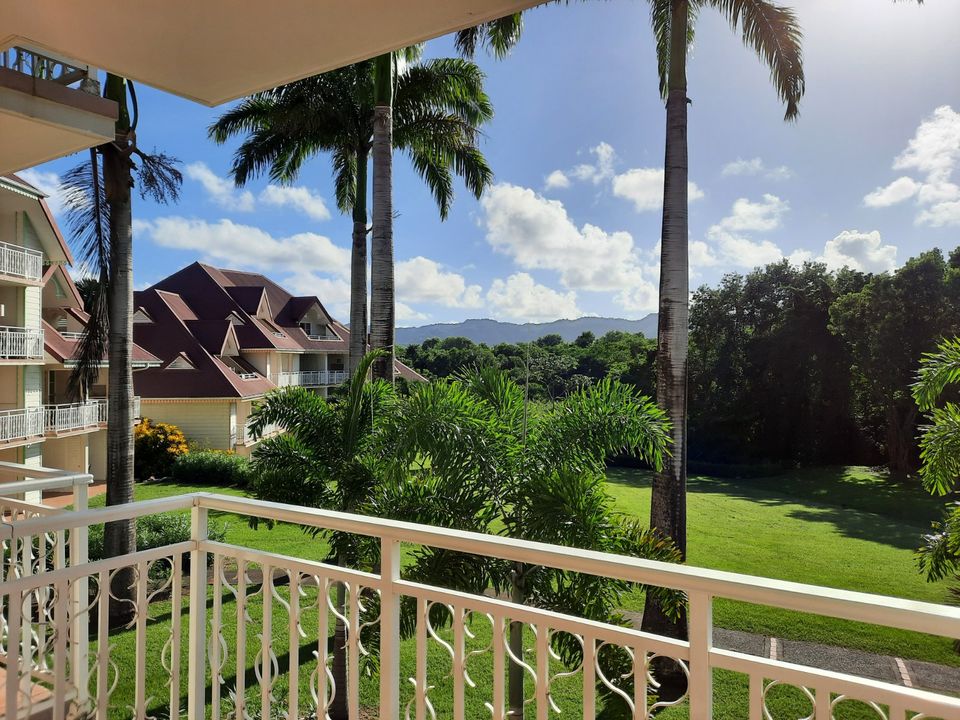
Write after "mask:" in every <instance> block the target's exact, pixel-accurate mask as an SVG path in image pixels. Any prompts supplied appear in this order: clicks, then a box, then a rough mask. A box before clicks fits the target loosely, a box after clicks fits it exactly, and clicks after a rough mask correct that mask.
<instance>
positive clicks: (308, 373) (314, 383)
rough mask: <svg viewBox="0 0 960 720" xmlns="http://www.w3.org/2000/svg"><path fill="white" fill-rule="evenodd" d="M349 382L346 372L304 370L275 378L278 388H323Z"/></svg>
mask: <svg viewBox="0 0 960 720" xmlns="http://www.w3.org/2000/svg"><path fill="white" fill-rule="evenodd" d="M346 381H347V372H346V371H345V370H303V371H300V372H281V373H278V374H277V375H276V376H274V381H273V382H274V384H275V385H276V386H277V387H289V386H291V385H299V386H300V387H323V386H324V385H340V384H341V383H345V382H346Z"/></svg>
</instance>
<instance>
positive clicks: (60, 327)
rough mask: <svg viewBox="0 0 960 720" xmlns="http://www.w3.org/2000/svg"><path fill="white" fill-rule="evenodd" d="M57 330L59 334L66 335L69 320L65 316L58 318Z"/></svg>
mask: <svg viewBox="0 0 960 720" xmlns="http://www.w3.org/2000/svg"><path fill="white" fill-rule="evenodd" d="M56 328H57V332H58V333H65V332H66V331H67V318H66V316H64V315H61V316H60V317H58V318H57V322H56Z"/></svg>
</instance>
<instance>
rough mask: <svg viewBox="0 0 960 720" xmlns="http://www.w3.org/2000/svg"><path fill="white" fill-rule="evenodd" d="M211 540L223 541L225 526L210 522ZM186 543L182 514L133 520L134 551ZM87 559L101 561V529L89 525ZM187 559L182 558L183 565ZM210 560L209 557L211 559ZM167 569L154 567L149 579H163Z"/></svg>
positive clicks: (187, 532) (187, 523)
mask: <svg viewBox="0 0 960 720" xmlns="http://www.w3.org/2000/svg"><path fill="white" fill-rule="evenodd" d="M208 535H209V537H210V539H211V540H213V541H216V542H223V541H224V540H226V537H227V525H226V523H215V522H211V523H210V524H209V527H208ZM189 539H190V516H189V515H183V514H163V515H146V516H144V517H141V518H137V550H138V551H141V550H152V549H153V548H158V547H163V546H164V545H173V544H174V543H181V542H185V541H187V540H189ZM88 547H89V551H88V552H89V557H90V560H91V561H94V560H102V559H103V525H91V526H90V531H89V545H88ZM188 557H189V556H184V562H185V563H186V562H187V558H188ZM211 559H212V556H211ZM169 570H170V567H169V565H167V564H165V563H157V564H156V565H155V566H154V568H153V572H152V573H151V577H157V576H164V575H166V573H167V572H169Z"/></svg>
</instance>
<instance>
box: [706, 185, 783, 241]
mask: <svg viewBox="0 0 960 720" xmlns="http://www.w3.org/2000/svg"><path fill="white" fill-rule="evenodd" d="M789 209H790V204H789V203H788V202H786V201H785V200H781V199H780V198H778V197H777V196H776V195H770V194H769V193H768V194H766V195H764V196H763V200H762V201H761V202H752V201H750V200H748V199H747V198H739V199H738V200H736V201H735V202H734V203H733V209H732V211H731V214H730V215H728V216H727V217H725V218H723V220H721V221H720V223H719V225H718V226H717V227H719V228H720V229H722V230H728V231H731V232H768V231H770V230H776V229H777V228H778V227H780V221H781V219H782V218H783V215H784V214H785V213H786V212H787V210H789Z"/></svg>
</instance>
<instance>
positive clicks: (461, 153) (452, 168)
mask: <svg viewBox="0 0 960 720" xmlns="http://www.w3.org/2000/svg"><path fill="white" fill-rule="evenodd" d="M374 79H375V64H374V62H372V61H366V62H362V63H357V64H355V65H351V66H349V67H346V68H342V69H339V70H334V71H331V72H328V73H324V74H322V75H316V76H314V77H311V78H307V79H305V80H300V81H298V82H295V83H291V84H289V85H284V86H282V87H279V88H276V89H274V90H270V91H267V92H263V93H259V94H257V95H254V96H253V97H251V98H248V99H246V100H244V101H243V102H241V103H240V104H239V105H237V106H236V107H234V108H232V109H231V110H229V111H227V112H226V113H224V114H223V115H222V116H221V117H220V118H219V119H218V120H217V121H216V122H215V123H214V124H213V125H212V126H211V127H210V135H211V137H212V138H213V139H214V140H215V141H216V142H218V143H223V142H226V141H227V140H228V139H229V138H230V137H232V136H234V135H246V136H247V137H246V139H245V140H244V142H243V143H242V144H241V145H240V147H239V148H238V149H237V151H236V153H235V155H234V163H233V167H232V169H231V173H232V175H233V178H234V180H235V182H236V183H237V184H238V185H244V184H245V183H246V182H247V180H248V179H249V178H250V177H251V176H253V175H256V174H259V173H260V172H263V171H264V170H267V171H268V172H269V175H270V177H271V178H272V179H273V180H275V181H277V182H283V183H288V182H292V181H294V180H295V179H296V177H297V175H298V174H299V171H300V168H301V167H302V165H303V162H304V161H305V160H307V159H308V158H310V157H311V156H313V155H314V154H316V153H320V152H326V153H330V155H331V160H332V164H333V172H334V179H335V186H336V198H337V206H338V207H339V208H340V210H341V211H342V212H350V213H352V216H353V246H352V253H351V282H350V287H351V292H350V328H351V334H350V366H351V368H356V367H357V366H358V364H359V362H360V359H361V358H362V357H363V355H364V353H365V351H366V328H367V310H366V303H367V277H366V266H367V246H366V234H367V162H368V159H369V158H370V155H371V152H372V150H373V139H374V111H375V107H376V103H375V97H374V90H375V88H374ZM483 79H484V77H483V73H482V72H481V71H480V69H479V68H478V67H477V66H476V65H475V64H474V63H472V62H468V61H465V60H459V59H452V58H451V59H436V60H430V61H427V62H423V63H417V64H415V65H412V66H410V67H409V68H407V69H406V71H405V72H403V73H398V74H397V76H396V78H395V80H394V82H393V83H392V88H393V105H392V112H391V113H390V114H391V118H392V134H393V139H392V144H393V145H394V146H395V147H397V148H399V149H401V150H403V151H405V152H406V153H407V154H408V155H409V156H410V159H411V161H412V162H413V166H414V169H415V170H416V171H417V173H418V174H419V175H420V177H421V178H423V180H424V182H425V183H426V184H427V186H428V187H429V189H430V191H431V193H432V194H433V196H434V199H435V200H436V203H437V205H438V207H439V209H440V216H441V218H445V217H446V215H447V213H448V211H449V207H450V204H451V202H452V201H453V195H454V191H453V175H454V174H457V175H460V176H461V177H462V178H463V179H464V182H465V184H466V186H467V188H468V189H469V190H470V192H471V193H473V194H474V195H475V196H477V197H479V196H480V195H481V194H482V192H483V190H484V188H486V187H487V186H488V185H489V184H490V183H491V182H492V179H493V174H492V172H491V171H490V168H489V167H488V166H487V163H486V160H485V159H484V158H483V155H482V154H481V153H480V151H479V150H478V149H477V146H476V142H477V138H478V135H479V131H480V127H481V126H482V125H483V123H485V122H487V121H488V120H490V119H491V118H492V117H493V108H492V106H491V105H490V100H489V98H488V97H487V95H486V93H485V92H484V91H483ZM380 147H381V148H382V147H383V146H380ZM387 150H388V154H389V146H388V147H387ZM387 244H388V245H389V248H390V253H391V258H390V261H389V269H390V273H391V274H392V269H393V262H392V240H390V241H389V243H387ZM376 246H377V247H378V248H380V244H379V243H378V244H376ZM382 261H383V258H382V257H381V258H379V259H378V268H377V270H375V272H374V275H375V276H377V275H380V271H379V265H380V263H381V262H382ZM378 289H379V288H378ZM389 292H390V300H389V307H390V308H392V307H393V298H392V282H391V283H390V284H389ZM379 297H380V296H379V295H378V300H379ZM378 307H380V306H379V305H378ZM391 312H392V311H391ZM390 325H391V326H392V323H390ZM391 333H392V331H391ZM391 344H392V343H391Z"/></svg>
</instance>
